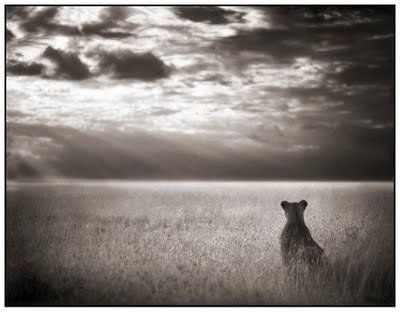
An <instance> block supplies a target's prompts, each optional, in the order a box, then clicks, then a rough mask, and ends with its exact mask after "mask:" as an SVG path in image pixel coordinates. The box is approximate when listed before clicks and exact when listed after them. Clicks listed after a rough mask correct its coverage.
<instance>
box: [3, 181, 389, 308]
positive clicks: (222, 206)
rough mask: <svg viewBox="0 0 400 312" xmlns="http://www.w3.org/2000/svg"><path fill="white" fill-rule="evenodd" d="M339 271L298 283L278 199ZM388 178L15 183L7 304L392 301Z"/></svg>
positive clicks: (10, 199) (9, 205)
mask: <svg viewBox="0 0 400 312" xmlns="http://www.w3.org/2000/svg"><path fill="white" fill-rule="evenodd" d="M301 199H305V200H307V201H308V204H309V206H308V207H307V209H306V212H305V221H306V224H307V225H308V227H309V229H310V231H311V234H312V235H313V238H314V239H315V240H316V241H317V242H318V243H319V245H320V246H321V247H322V248H324V250H325V253H326V255H327V257H328V259H329V262H330V263H331V266H332V269H333V271H334V274H330V275H324V274H320V275H319V276H317V277H313V278H307V277H304V278H303V280H302V281H300V283H293V281H292V280H291V278H290V276H288V275H287V274H285V269H284V268H283V266H282V264H281V256H280V250H279V236H280V233H281V231H282V228H283V226H284V224H285V217H284V212H283V210H282V208H281V207H280V202H281V201H282V200H288V201H299V200H301ZM393 206H394V199H393V183H332V182H318V183H311V182H305V183H302V182H290V183H289V182H288V183H283V182H277V183H275V182H224V183H223V182H132V183H117V182H108V183H107V182H101V183H100V182H99V183H94V182H68V183H36V184H33V183H32V184H28V183H26V184H11V183H9V184H8V186H7V201H6V209H7V215H6V234H7V236H6V243H7V246H6V252H7V253H6V259H7V263H6V270H7V281H6V286H7V288H6V299H7V304H8V305H37V304H40V305H43V304H50V305H58V304H63V305H65V304H75V305H86V304H89V305H97V304H99V305H104V304H106V305H108V304H112V305H119V304H123V305H131V304H132V305H147V304H156V305H174V304H179V305H188V304H190V305H197V304H200V305H235V304H240V305H247V304H251V305H280V304H285V305H291V304H295V305H301V304H306V305H309V304H319V305H321V304H323V305H331V304H333V305H352V304H356V305H363V304H367V305H393V303H394V294H393V292H394V262H393V259H394V249H393V240H394V232H393V223H394V219H393Z"/></svg>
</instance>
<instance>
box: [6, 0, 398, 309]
mask: <svg viewBox="0 0 400 312" xmlns="http://www.w3.org/2000/svg"><path fill="white" fill-rule="evenodd" d="M221 5H224V6H253V7H258V6H262V7H283V6H286V7H287V6H293V7H335V6H341V7H362V6H364V7H391V8H392V10H393V20H392V24H393V37H394V40H393V50H392V53H393V69H394V70H393V77H392V82H393V83H392V89H393V91H392V92H393V93H392V94H393V99H392V102H393V103H392V104H393V122H394V123H393V125H394V126H393V131H394V136H393V139H394V142H393V147H394V155H393V156H394V158H393V169H394V174H393V219H394V222H393V233H394V239H393V251H394V253H393V257H394V259H393V260H394V270H393V273H394V274H393V282H394V283H393V285H394V287H393V305H325V304H321V305H190V304H188V305H185V304H182V305H162V304H161V305H112V304H110V305H94V304H93V305H75V304H72V305H51V304H50V305H40V304H38V305H35V304H34V305H13V304H10V303H8V302H7V229H6V223H7V70H6V63H7V61H6V55H7V54H6V53H7V41H6V36H7V34H6V31H5V29H6V24H7V7H11V6H17V7H19V6H22V7H23V6H47V7H59V6H65V7H103V6H104V7H114V6H121V7H137V6H138V7H153V6H156V7H160V6H161V7H163V6H164V7H165V6H210V7H213V6H214V7H215V6H221ZM3 8H4V24H3V27H4V28H3V31H4V34H3V40H4V41H3V42H4V63H3V65H4V67H3V68H4V77H3V78H4V115H3V121H4V176H3V178H4V306H5V307H337V308H339V307H351V308H353V307H354V308H356V307H396V5H395V4H251V3H248V4H225V3H224V4H222V3H221V4H201V3H200V4H176V3H175V4H62V3H61V4H58V5H57V4H3Z"/></svg>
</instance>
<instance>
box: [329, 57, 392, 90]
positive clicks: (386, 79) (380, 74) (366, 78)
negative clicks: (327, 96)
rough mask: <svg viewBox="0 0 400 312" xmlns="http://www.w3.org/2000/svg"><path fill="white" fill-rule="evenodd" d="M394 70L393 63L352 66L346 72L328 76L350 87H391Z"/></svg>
mask: <svg viewBox="0 0 400 312" xmlns="http://www.w3.org/2000/svg"><path fill="white" fill-rule="evenodd" d="M393 74H394V68H393V64H392V63H391V62H385V63H383V62H382V63H381V64H379V65H352V66H348V67H347V68H345V69H344V70H342V71H340V72H338V73H333V74H330V75H328V78H331V79H335V80H337V81H338V82H339V83H345V84H348V85H365V84H383V85H387V86H390V85H391V83H392V82H393Z"/></svg>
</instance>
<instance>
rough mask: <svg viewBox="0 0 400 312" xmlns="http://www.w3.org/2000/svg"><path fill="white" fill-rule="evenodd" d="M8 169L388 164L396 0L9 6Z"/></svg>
mask: <svg viewBox="0 0 400 312" xmlns="http://www.w3.org/2000/svg"><path fill="white" fill-rule="evenodd" d="M5 40H6V75H7V79H6V83H7V88H6V130H7V137H6V139H7V141H6V147H7V150H6V162H7V179H8V180H39V179H40V180H42V179H70V178H74V179H139V180H142V179H163V180H164V179H201V180H208V179H212V180H213V179H222V180H387V179H389V180H391V179H393V176H394V114H393V110H394V90H393V79H394V53H393V52H394V6H235V7H234V6H228V7H226V6H200V7H195V6H182V7H177V6H175V7H168V6H161V7H155V6H152V7H146V6H134V7H118V6H113V7H101V6H93V7H88V6H86V7H78V6H60V7H57V6H51V7H40V6H34V7H29V6H7V7H6V31H5Z"/></svg>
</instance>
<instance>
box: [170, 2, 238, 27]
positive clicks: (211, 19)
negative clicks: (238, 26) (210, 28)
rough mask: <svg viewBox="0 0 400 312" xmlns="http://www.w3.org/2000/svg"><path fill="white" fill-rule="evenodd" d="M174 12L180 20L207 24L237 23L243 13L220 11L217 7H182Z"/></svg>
mask: <svg viewBox="0 0 400 312" xmlns="http://www.w3.org/2000/svg"><path fill="white" fill-rule="evenodd" d="M175 12H176V14H177V15H178V16H180V17H181V18H185V19H188V20H191V21H193V22H204V23H209V24H227V23H232V22H239V21H240V20H241V18H242V16H243V13H240V12H235V11H232V10H226V9H222V8H220V7H217V6H187V7H185V6H183V7H176V8H175Z"/></svg>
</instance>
